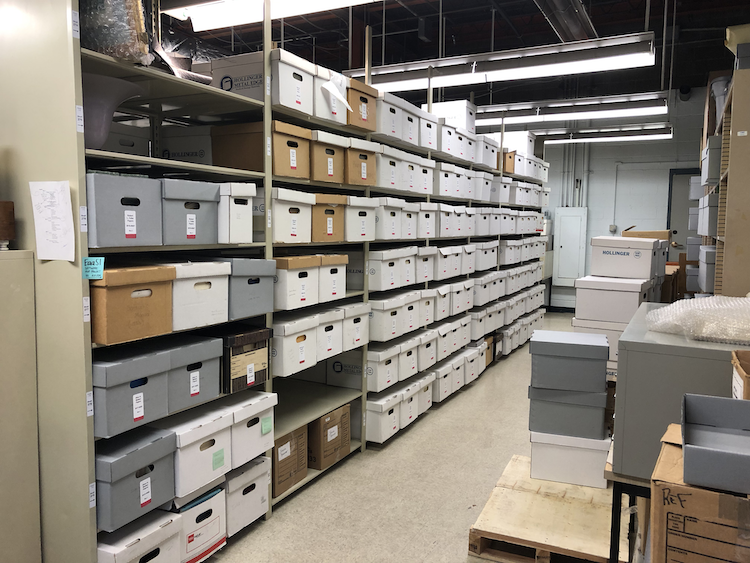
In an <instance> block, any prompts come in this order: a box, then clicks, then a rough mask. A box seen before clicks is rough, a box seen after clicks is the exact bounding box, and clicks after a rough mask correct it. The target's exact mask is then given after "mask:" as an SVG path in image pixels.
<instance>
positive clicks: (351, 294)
mask: <svg viewBox="0 0 750 563" xmlns="http://www.w3.org/2000/svg"><path fill="white" fill-rule="evenodd" d="M364 294H365V292H364V291H362V290H347V292H346V295H344V297H342V298H341V299H334V300H333V301H326V302H325V303H311V304H310V305H307V306H306V307H298V308H297V309H288V310H285V309H275V310H274V314H276V313H297V312H301V311H305V310H307V309H309V308H310V307H318V306H320V305H324V306H326V305H330V306H331V308H335V304H336V303H338V302H340V301H343V300H344V299H351V298H352V297H360V296H362V295H364Z"/></svg>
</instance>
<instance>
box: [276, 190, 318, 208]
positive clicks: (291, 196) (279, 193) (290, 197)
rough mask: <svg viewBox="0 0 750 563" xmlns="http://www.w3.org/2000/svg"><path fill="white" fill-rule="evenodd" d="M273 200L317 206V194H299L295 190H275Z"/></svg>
mask: <svg viewBox="0 0 750 563" xmlns="http://www.w3.org/2000/svg"><path fill="white" fill-rule="evenodd" d="M271 198H272V199H278V200H281V201H288V202H291V203H303V204H306V205H315V194H308V193H305V192H297V191H295V190H288V189H286V188H273V189H272V190H271Z"/></svg>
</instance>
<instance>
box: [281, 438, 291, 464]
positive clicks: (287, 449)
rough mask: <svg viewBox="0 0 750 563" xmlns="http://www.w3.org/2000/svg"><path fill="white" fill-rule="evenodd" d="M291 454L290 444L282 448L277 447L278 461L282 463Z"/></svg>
mask: <svg viewBox="0 0 750 563" xmlns="http://www.w3.org/2000/svg"><path fill="white" fill-rule="evenodd" d="M291 454H292V443H291V442H287V443H286V444H284V445H283V446H279V461H284V460H285V459H286V458H288V457H289V456H290V455H291Z"/></svg>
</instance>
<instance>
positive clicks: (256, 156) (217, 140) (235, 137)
mask: <svg viewBox="0 0 750 563" xmlns="http://www.w3.org/2000/svg"><path fill="white" fill-rule="evenodd" d="M271 129H272V133H271V139H272V144H273V152H272V155H273V173H274V174H276V175H278V176H289V177H292V178H303V179H309V178H310V139H311V138H312V135H311V132H310V130H309V129H304V128H303V127H297V126H296V125H289V124H288V123H282V122H280V121H274V122H273V125H272V128H271ZM265 150H266V147H265V141H264V140H263V124H262V123H240V124H237V125H223V126H221V127H212V128H211V152H212V153H213V154H215V156H214V157H213V161H214V166H226V167H227V168H238V169H240V170H253V171H256V172H263V155H264V153H265Z"/></svg>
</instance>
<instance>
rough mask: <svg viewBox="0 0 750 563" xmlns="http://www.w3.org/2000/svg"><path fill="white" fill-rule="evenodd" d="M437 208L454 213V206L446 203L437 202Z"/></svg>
mask: <svg viewBox="0 0 750 563" xmlns="http://www.w3.org/2000/svg"><path fill="white" fill-rule="evenodd" d="M437 206H438V209H439V210H440V211H442V212H444V213H455V212H456V208H455V207H454V206H452V205H449V204H447V203H438V204H437Z"/></svg>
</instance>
